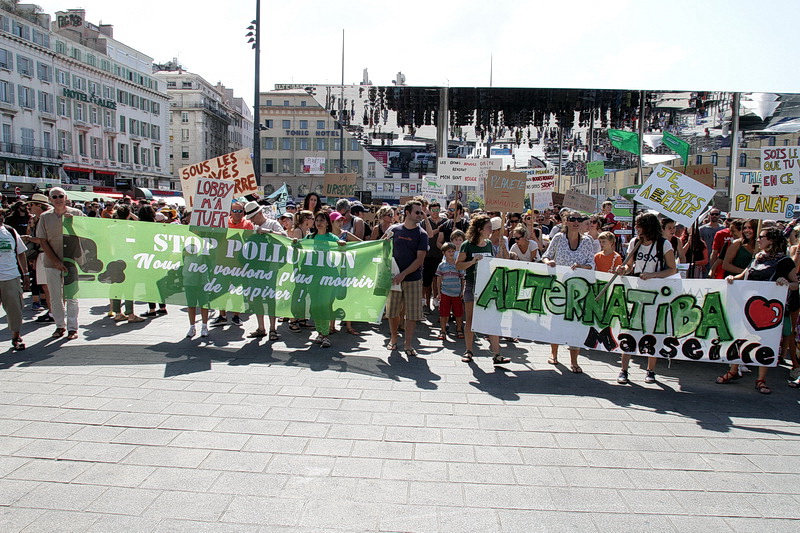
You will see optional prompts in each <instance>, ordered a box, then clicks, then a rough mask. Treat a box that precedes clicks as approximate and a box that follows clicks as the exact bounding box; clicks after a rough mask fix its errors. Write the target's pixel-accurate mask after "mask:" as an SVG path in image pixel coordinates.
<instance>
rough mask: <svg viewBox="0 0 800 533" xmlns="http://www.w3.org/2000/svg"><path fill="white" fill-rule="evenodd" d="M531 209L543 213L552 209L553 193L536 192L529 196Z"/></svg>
mask: <svg viewBox="0 0 800 533" xmlns="http://www.w3.org/2000/svg"><path fill="white" fill-rule="evenodd" d="M531 198H532V199H531V208H532V209H538V210H540V211H543V210H545V209H552V208H553V191H538V192H536V193H534V194H532V195H531Z"/></svg>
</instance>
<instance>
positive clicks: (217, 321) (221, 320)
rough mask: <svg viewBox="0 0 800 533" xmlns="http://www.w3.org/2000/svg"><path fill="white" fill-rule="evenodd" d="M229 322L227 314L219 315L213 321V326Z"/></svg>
mask: <svg viewBox="0 0 800 533" xmlns="http://www.w3.org/2000/svg"><path fill="white" fill-rule="evenodd" d="M227 323H228V317H227V316H218V317H217V318H215V319H214V320H212V321H211V327H212V328H213V327H214V326H224V325H225V324H227Z"/></svg>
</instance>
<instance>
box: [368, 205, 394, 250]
mask: <svg viewBox="0 0 800 533" xmlns="http://www.w3.org/2000/svg"><path fill="white" fill-rule="evenodd" d="M393 223H394V210H393V209H392V207H391V206H389V205H384V206H383V207H381V208H380V209H378V212H377V213H376V215H375V227H374V228H372V240H373V241H377V240H378V239H380V238H381V237H383V234H384V233H386V231H387V230H388V229H389V228H390V227H391V225H392V224H393Z"/></svg>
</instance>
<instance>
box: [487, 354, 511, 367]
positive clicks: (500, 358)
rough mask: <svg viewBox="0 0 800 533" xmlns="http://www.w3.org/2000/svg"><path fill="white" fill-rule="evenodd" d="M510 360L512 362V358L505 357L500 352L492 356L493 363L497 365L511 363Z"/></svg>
mask: <svg viewBox="0 0 800 533" xmlns="http://www.w3.org/2000/svg"><path fill="white" fill-rule="evenodd" d="M510 362H511V359H509V358H508V357H503V356H502V355H500V354H499V353H497V354H494V357H492V363H494V364H496V365H505V364H506V363H510Z"/></svg>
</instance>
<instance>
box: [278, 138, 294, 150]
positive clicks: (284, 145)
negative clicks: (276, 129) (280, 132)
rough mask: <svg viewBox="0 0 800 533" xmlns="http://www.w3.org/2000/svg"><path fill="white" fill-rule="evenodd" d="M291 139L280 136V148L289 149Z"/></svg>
mask: <svg viewBox="0 0 800 533" xmlns="http://www.w3.org/2000/svg"><path fill="white" fill-rule="evenodd" d="M291 149H292V140H291V139H290V138H288V137H281V150H291Z"/></svg>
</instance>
